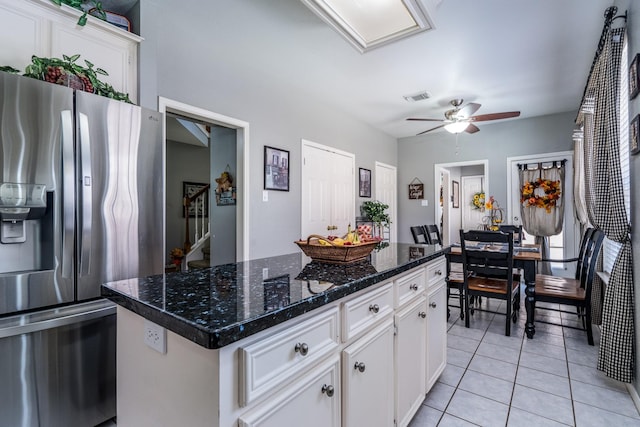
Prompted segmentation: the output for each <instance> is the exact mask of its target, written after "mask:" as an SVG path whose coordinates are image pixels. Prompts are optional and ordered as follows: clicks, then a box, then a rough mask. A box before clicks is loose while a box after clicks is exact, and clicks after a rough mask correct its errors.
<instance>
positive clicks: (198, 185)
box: [180, 181, 209, 218]
mask: <svg viewBox="0 0 640 427" xmlns="http://www.w3.org/2000/svg"><path fill="white" fill-rule="evenodd" d="M206 185H207V184H205V183H202V182H187V181H183V182H182V197H183V200H184V198H185V197H193V196H194V195H195V194H196V193H197V192H198V191H200V190H201V189H202V188H204V187H205V186H206ZM202 194H203V195H204V203H201V202H200V200H198V203H196V201H192V202H191V204H190V205H189V209H188V210H187V211H188V212H189V218H193V217H195V216H196V209H197V213H198V217H199V218H203V217H204V218H206V217H208V216H209V192H208V191H205V192H204V193H202ZM180 205H182V203H180ZM196 205H197V208H196ZM182 217H183V218H184V207H183V208H182Z"/></svg>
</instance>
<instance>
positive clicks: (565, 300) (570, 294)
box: [535, 230, 604, 345]
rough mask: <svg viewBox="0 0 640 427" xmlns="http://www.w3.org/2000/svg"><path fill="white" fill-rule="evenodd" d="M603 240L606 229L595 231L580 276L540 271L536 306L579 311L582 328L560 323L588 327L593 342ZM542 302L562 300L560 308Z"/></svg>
mask: <svg viewBox="0 0 640 427" xmlns="http://www.w3.org/2000/svg"><path fill="white" fill-rule="evenodd" d="M603 240H604V232H603V231H602V230H593V231H591V233H590V234H589V238H588V239H587V240H586V241H585V244H584V250H583V251H582V259H581V262H580V271H578V272H576V274H577V276H578V277H577V278H567V277H558V276H549V275H546V274H536V287H535V298H536V310H538V309H541V310H553V311H559V312H562V313H571V314H576V315H577V316H578V318H580V319H581V320H582V326H583V327H582V328H576V327H573V326H570V325H564V324H563V325H560V326H562V327H565V328H572V329H580V330H584V331H586V332H587V341H588V343H589V345H593V330H592V326H591V289H592V286H593V278H594V276H595V273H596V267H597V263H598V256H599V254H600V249H601V248H602V242H603ZM538 302H549V303H553V304H560V308H552V307H538V306H537V303H538ZM567 305H568V306H573V307H576V312H572V311H568V310H565V309H563V308H562V306H567ZM542 323H551V324H554V323H553V322H547V321H542Z"/></svg>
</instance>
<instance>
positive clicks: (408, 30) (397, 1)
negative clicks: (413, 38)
mask: <svg viewBox="0 0 640 427" xmlns="http://www.w3.org/2000/svg"><path fill="white" fill-rule="evenodd" d="M301 1H302V3H304V4H305V5H307V7H309V8H310V9H311V10H312V11H313V12H315V13H316V15H318V16H319V17H320V18H321V19H322V20H324V21H325V22H326V23H327V24H329V25H330V26H331V27H333V28H334V29H335V30H336V31H338V32H339V33H340V34H341V35H342V36H343V37H344V38H346V39H347V40H348V41H349V43H351V44H352V45H353V46H355V47H356V48H357V49H358V50H359V51H360V52H366V51H368V50H370V49H373V48H375V47H378V46H382V45H385V44H387V43H390V42H392V41H395V40H398V39H401V38H404V37H407V36H410V35H412V34H416V33H418V32H421V31H425V30H429V29H432V28H433V27H434V26H433V21H432V20H431V18H430V16H429V15H428V13H427V9H428V8H427V7H426V5H425V3H424V1H426V0H301Z"/></svg>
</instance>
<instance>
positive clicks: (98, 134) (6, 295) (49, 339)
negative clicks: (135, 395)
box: [0, 72, 164, 427]
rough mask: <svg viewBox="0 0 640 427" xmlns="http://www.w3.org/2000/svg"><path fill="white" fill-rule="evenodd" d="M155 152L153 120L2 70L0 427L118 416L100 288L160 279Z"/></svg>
mask: <svg viewBox="0 0 640 427" xmlns="http://www.w3.org/2000/svg"><path fill="white" fill-rule="evenodd" d="M162 153H163V150H162V120H161V115H160V113H158V112H154V111H149V110H145V109H142V108H140V107H137V106H134V105H130V104H126V103H122V102H118V101H114V100H110V99H108V98H104V97H100V96H97V95H93V94H88V93H85V92H80V91H74V90H72V89H69V88H66V87H62V86H59V85H54V84H50V83H45V82H41V81H38V80H34V79H30V78H26V77H21V76H17V75H13V74H9V73H4V72H0V427H5V426H11V427H14V426H94V425H96V424H99V423H101V422H103V421H105V420H108V419H110V418H112V417H114V416H115V415H116V413H115V410H116V406H115V405H116V400H115V390H116V388H115V381H116V375H115V333H116V331H115V307H114V305H113V304H112V303H110V302H109V301H107V300H104V299H102V298H100V285H101V284H102V283H104V282H107V281H112V280H119V279H125V278H131V277H138V276H145V275H150V274H158V273H162V271H163V249H162V248H163V247H164V245H163V233H164V225H163V191H164V190H163V181H162V176H163V160H162V155H163V154H162ZM141 339H142V338H141Z"/></svg>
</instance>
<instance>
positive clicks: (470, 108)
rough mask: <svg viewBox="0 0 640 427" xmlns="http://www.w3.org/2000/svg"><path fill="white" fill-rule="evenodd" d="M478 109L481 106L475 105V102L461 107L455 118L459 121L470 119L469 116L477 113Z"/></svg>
mask: <svg viewBox="0 0 640 427" xmlns="http://www.w3.org/2000/svg"><path fill="white" fill-rule="evenodd" d="M480 107H481V104H477V103H475V102H470V103H468V104H467V105H465V106H464V107H462V108H461V109H460V111H458V113H457V114H456V117H457V118H459V119H467V118H469V117H471V115H472V114H473V113H475V112H476V111H478V109H479V108H480Z"/></svg>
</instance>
